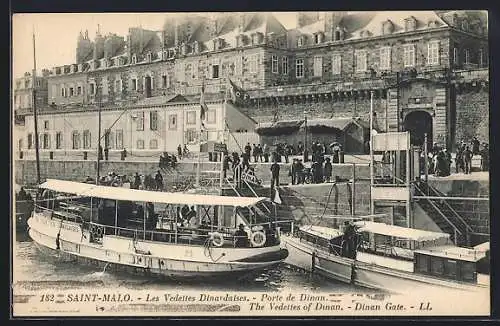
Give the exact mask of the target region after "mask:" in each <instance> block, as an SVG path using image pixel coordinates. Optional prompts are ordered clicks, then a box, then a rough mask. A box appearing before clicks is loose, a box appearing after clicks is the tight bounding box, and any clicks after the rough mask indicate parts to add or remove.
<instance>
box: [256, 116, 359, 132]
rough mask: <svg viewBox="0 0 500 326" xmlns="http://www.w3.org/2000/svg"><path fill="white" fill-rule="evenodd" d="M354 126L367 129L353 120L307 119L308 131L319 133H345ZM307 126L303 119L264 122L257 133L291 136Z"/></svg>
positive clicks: (357, 120)
mask: <svg viewBox="0 0 500 326" xmlns="http://www.w3.org/2000/svg"><path fill="white" fill-rule="evenodd" d="M352 124H355V125H356V126H357V127H358V128H363V129H366V128H367V126H366V125H367V123H365V122H364V121H362V120H359V119H353V118H332V119H307V131H309V132H318V133H321V132H325V133H331V132H343V131H345V130H346V129H347V128H348V127H349V126H350V125H352ZM305 126H306V123H305V120H303V119H302V120H282V121H276V122H264V123H261V124H259V126H258V127H257V128H256V132H257V133H258V134H259V135H263V136H277V135H287V134H288V135H289V134H292V133H294V132H297V131H299V129H300V128H304V127H305Z"/></svg>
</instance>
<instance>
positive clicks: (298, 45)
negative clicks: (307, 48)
mask: <svg viewBox="0 0 500 326" xmlns="http://www.w3.org/2000/svg"><path fill="white" fill-rule="evenodd" d="M304 44H305V42H304V35H301V36H299V37H298V39H297V47H301V46H304Z"/></svg>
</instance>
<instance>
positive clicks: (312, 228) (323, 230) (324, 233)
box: [299, 225, 343, 240]
mask: <svg viewBox="0 0 500 326" xmlns="http://www.w3.org/2000/svg"><path fill="white" fill-rule="evenodd" d="M299 230H300V231H302V232H305V233H309V234H311V235H314V236H317V237H320V238H323V239H327V240H331V239H334V238H336V237H339V236H341V235H342V234H343V233H342V231H340V230H338V229H333V228H329V227H326V226H318V225H304V226H301V227H300V228H299Z"/></svg>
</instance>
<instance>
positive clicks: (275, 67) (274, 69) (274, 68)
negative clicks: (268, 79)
mask: <svg viewBox="0 0 500 326" xmlns="http://www.w3.org/2000/svg"><path fill="white" fill-rule="evenodd" d="M271 72H272V73H273V74H277V73H278V56H277V55H273V56H271Z"/></svg>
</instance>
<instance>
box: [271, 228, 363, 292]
mask: <svg viewBox="0 0 500 326" xmlns="http://www.w3.org/2000/svg"><path fill="white" fill-rule="evenodd" d="M281 241H282V247H283V248H284V249H287V250H288V252H289V255H288V257H287V258H286V259H285V263H286V264H289V265H292V266H296V267H299V268H301V269H304V270H306V271H309V272H315V273H319V274H322V275H324V276H326V277H328V278H331V279H335V280H337V281H341V282H344V283H352V282H353V276H354V275H353V271H354V267H353V261H352V260H350V259H345V258H342V257H339V256H336V255H334V254H331V253H328V252H324V251H321V250H318V249H317V248H315V247H314V246H311V245H309V244H307V243H305V242H301V241H300V239H297V238H294V237H290V236H285V235H283V236H282V237H281Z"/></svg>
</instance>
